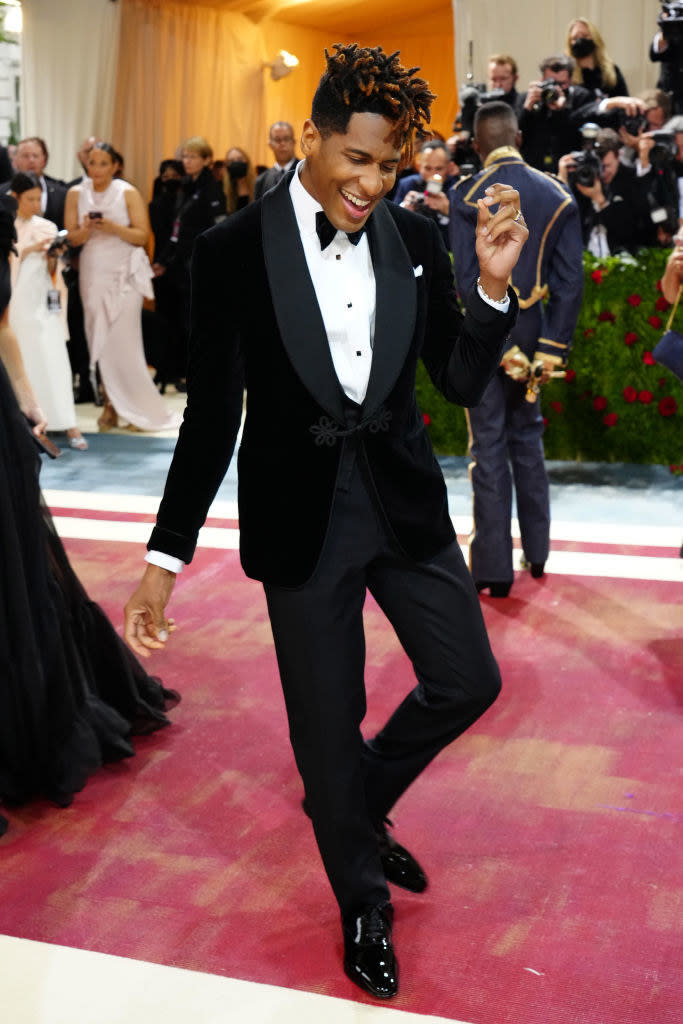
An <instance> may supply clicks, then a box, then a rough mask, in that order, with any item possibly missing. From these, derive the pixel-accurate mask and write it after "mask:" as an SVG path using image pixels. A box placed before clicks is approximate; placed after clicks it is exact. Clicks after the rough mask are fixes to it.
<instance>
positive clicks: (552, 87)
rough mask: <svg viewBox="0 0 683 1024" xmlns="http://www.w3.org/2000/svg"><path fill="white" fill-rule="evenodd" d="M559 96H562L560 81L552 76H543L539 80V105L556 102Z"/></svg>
mask: <svg viewBox="0 0 683 1024" xmlns="http://www.w3.org/2000/svg"><path fill="white" fill-rule="evenodd" d="M560 96H562V86H561V85H560V83H559V82H557V81H556V80H555V79H554V78H544V79H543V81H542V82H541V99H540V103H541V105H542V106H546V107H547V106H549V105H550V104H551V103H557V101H558V100H559V98H560Z"/></svg>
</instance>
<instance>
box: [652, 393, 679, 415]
mask: <svg viewBox="0 0 683 1024" xmlns="http://www.w3.org/2000/svg"><path fill="white" fill-rule="evenodd" d="M657 408H658V409H659V413H660V415H661V416H673V414H674V413H675V412H676V411H677V409H678V405H677V403H676V399H675V398H674V397H673V396H672V395H667V396H666V398H660V400H659V402H658V404H657Z"/></svg>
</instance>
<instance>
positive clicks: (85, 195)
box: [64, 142, 181, 430]
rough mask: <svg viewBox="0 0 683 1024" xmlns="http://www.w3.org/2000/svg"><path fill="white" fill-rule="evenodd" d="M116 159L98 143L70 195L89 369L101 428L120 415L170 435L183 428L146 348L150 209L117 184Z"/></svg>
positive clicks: (135, 425) (68, 223) (69, 221)
mask: <svg viewBox="0 0 683 1024" xmlns="http://www.w3.org/2000/svg"><path fill="white" fill-rule="evenodd" d="M117 157H118V154H117V153H116V151H115V150H114V149H113V148H112V147H111V146H110V145H109V144H108V143H106V142H98V143H96V144H95V145H94V146H93V148H92V149H91V150H90V153H89V154H88V159H87V171H88V177H86V178H84V179H83V181H82V182H81V183H80V184H78V185H74V187H73V188H71V189H69V191H68V193H67V197H66V206H65V209H64V225H65V227H66V228H67V230H68V232H69V244H70V245H73V246H83V248H82V250H81V253H80V257H79V278H80V290H81V299H82V301H83V312H84V318H85V334H86V338H87V339H88V348H89V350H90V366H91V370H92V371H93V372H94V368H95V366H96V365H97V366H98V367H99V371H100V377H101V379H102V385H103V387H104V390H105V393H106V402H105V406H104V411H103V413H102V415H101V416H100V418H99V420H98V426H99V428H100V430H109V429H111V427H115V426H118V420H119V417H120V418H121V419H122V420H124V421H126V422H127V423H128V424H129V426H130V427H132V429H136V430H168V429H174V428H175V427H177V426H178V425H179V423H180V419H181V417H180V416H179V415H178V414H176V413H174V412H172V411H171V410H170V409H169V407H168V406H167V405H166V403H165V402H164V400H163V398H162V397H161V395H160V394H159V392H158V391H157V389H156V387H155V386H154V383H153V382H152V378H151V376H150V374H149V370H148V368H147V363H146V361H145V354H144V348H143V344H142V297H143V295H144V296H146V297H147V298H153V297H154V292H153V291H152V284H151V281H152V276H153V274H152V268H151V266H150V263H149V260H148V258H147V253H146V252H145V248H144V247H145V243H146V242H147V236H148V234H149V222H148V219H147V210H146V208H145V205H144V203H143V201H142V197H141V196H140V193H139V192H138V190H137V189H136V188H134V187H133V186H132V185H131V184H129V183H128V182H127V181H123V180H122V179H119V178H115V177H114V175H115V173H116V170H117V167H118V165H119V159H120V158H119V159H117Z"/></svg>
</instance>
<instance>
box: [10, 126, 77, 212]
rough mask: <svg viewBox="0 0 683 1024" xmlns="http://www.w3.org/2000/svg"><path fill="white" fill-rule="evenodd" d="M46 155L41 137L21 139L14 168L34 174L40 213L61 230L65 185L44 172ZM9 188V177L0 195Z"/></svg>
mask: <svg viewBox="0 0 683 1024" xmlns="http://www.w3.org/2000/svg"><path fill="white" fill-rule="evenodd" d="M48 156H49V154H48V151H47V146H46V144H45V142H44V140H43V139H39V138H38V137H37V136H33V137H32V138H30V139H22V140H21V142H20V143H18V145H17V150H16V153H15V154H14V168H15V170H16V171H23V172H24V173H25V174H26V173H29V172H30V173H31V174H35V175H36V177H37V178H38V181H39V182H40V188H41V191H42V199H41V203H40V215H41V217H45V219H46V220H51V221H52V222H53V223H54V224H56V225H57V227H58V228H59V229H60V230H61V229H62V228H63V227H64V203H65V202H66V193H67V187H66V185H65V184H64V182H63V181H58V180H57V178H50V177H49V176H48V175H47V174H45V165H46V164H47V161H48ZM11 190H12V181H11V179H10V180H9V181H8V182H5V184H4V185H0V195H4V194H5V193H7V192H11Z"/></svg>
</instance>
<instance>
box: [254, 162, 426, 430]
mask: <svg viewBox="0 0 683 1024" xmlns="http://www.w3.org/2000/svg"><path fill="white" fill-rule="evenodd" d="M290 181H291V173H290V174H288V175H286V177H285V178H283V180H282V181H281V182H280V184H279V185H278V186H277V187H276V188H274V189H273V190H272V191H270V192H267V193H266V194H265V196H264V197H263V202H262V210H261V225H262V234H263V254H264V261H265V265H266V274H267V277H268V283H269V286H270V292H271V297H272V300H273V306H274V309H275V316H276V320H277V325H278V328H279V331H280V335H281V337H282V342H283V344H284V346H285V349H286V351H287V355H288V357H289V359H290V362H291V363H292V366H293V367H294V369H295V371H296V373H297V374H298V376H299V378H300V379H301V381H302V383H303V384H304V386H305V387H306V388H307V390H308V391H309V392H310V393H311V394H312V395H314V396H315V398H316V400H317V401H318V402H319V403H320V405H321V406H322V407H323V408H324V409H325V410H326V411H327V412H328V413H329V414H330V415H331V416H332V417H333V418H334V419H335V420H336V421H337V422H338V423H340V424H343V423H345V416H344V404H343V392H342V388H341V385H340V384H339V380H338V378H337V375H336V373H335V370H334V364H333V362H332V356H331V354H330V346H329V343H328V340H327V333H326V331H325V325H324V322H323V318H322V314H321V312H320V307H319V306H318V300H317V298H316V294H315V289H314V287H313V282H312V281H311V278H310V275H309V273H308V267H307V264H306V257H305V255H304V250H303V246H302V245H301V239H300V237H299V229H298V225H297V222H296V217H295V216H294V209H293V207H292V203H291V200H290V197H289V183H290ZM367 230H368V240H369V244H370V252H371V254H372V263H373V269H374V273H375V285H376V313H375V334H374V344H373V354H372V367H371V371H370V379H369V381H368V391H367V394H366V397H365V401H364V402H363V418H365V417H367V416H370V415H372V414H373V412H374V411H375V410H376V409H377V408H378V407H379V406H380V405H381V403H382V402H383V401H384V400H385V398H386V397H387V395H388V394H389V392H390V391H391V389H392V387H393V386H394V384H395V382H396V379H397V377H398V375H399V373H400V371H401V367H402V366H403V363H404V361H405V358H406V355H407V352H408V349H409V347H410V343H411V340H412V337H413V333H414V330H415V320H416V315H417V287H416V283H415V275H414V272H413V269H412V263H411V260H410V257H409V255H408V251H407V249H406V247H405V245H404V243H403V239H402V238H401V235H400V233H399V231H398V228H397V227H396V224H395V223H394V220H393V218H392V217H391V215H390V214H389V212H388V211H387V210H386V209H385V207H384V204H383V203H380V204H379V205H378V206H377V208H376V209H375V210H374V212H373V213H372V216H371V217H370V220H369V222H368V229H367Z"/></svg>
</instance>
